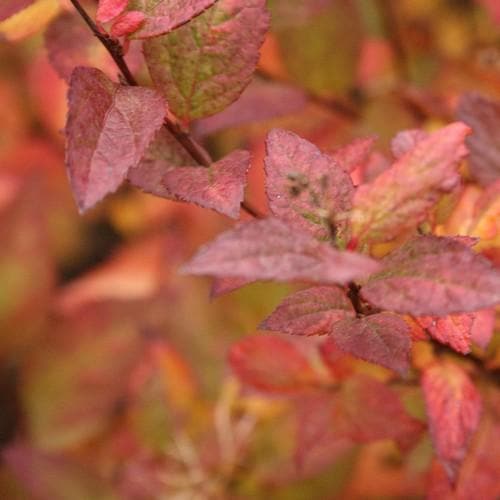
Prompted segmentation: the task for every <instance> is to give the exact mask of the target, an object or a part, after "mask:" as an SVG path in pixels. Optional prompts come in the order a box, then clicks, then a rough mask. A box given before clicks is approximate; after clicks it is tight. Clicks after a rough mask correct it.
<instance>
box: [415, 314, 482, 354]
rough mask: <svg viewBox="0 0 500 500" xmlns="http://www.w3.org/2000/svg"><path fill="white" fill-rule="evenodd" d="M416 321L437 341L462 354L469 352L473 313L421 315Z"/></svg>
mask: <svg viewBox="0 0 500 500" xmlns="http://www.w3.org/2000/svg"><path fill="white" fill-rule="evenodd" d="M417 323H418V324H419V325H420V326H421V327H422V328H425V329H426V330H427V332H428V333H429V334H430V335H431V336H432V337H434V338H435V339H436V340H439V342H442V343H443V344H447V345H449V346H450V347H452V348H453V349H455V351H457V352H460V353H462V354H467V353H469V352H470V344H471V340H472V325H473V323H474V314H472V313H469V314H466V313H464V314H453V315H450V316H445V317H444V318H438V317H435V316H421V317H420V318H417Z"/></svg>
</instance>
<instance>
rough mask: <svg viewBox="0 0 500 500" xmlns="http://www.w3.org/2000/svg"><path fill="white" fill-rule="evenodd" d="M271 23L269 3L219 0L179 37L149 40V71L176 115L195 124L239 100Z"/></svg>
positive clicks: (146, 51)
mask: <svg viewBox="0 0 500 500" xmlns="http://www.w3.org/2000/svg"><path fill="white" fill-rule="evenodd" d="M182 3H184V2H182ZM268 24H269V15H268V13H267V11H266V7H265V0H236V1H235V0H218V2H217V3H216V4H215V5H213V6H212V7H211V8H210V9H208V10H207V11H206V12H205V13H203V14H202V15H201V16H199V17H197V18H196V19H194V20H192V21H191V22H190V23H189V24H188V25H186V26H184V27H182V28H179V29H177V30H176V31H175V32H174V33H170V34H168V35H164V36H161V37H156V38H152V39H150V40H147V41H146V42H145V43H144V56H145V58H146V62H147V65H148V68H149V72H150V74H151V77H152V79H153V81H154V83H155V86H156V87H157V88H158V89H159V90H160V91H161V92H162V93H163V94H164V95H165V97H166V99H167V101H168V103H169V106H170V108H171V109H172V111H173V112H174V113H175V114H176V115H177V116H178V117H179V118H181V119H182V120H191V119H193V118H202V117H204V116H209V115H212V114H215V113H217V112H218V111H221V110H223V109H224V108H225V107H227V106H228V105H229V104H231V103H232V102H233V101H235V100H236V99H237V98H238V97H239V96H240V94H241V92H242V91H243V89H244V88H245V87H246V86H247V85H248V83H249V81H250V78H251V76H252V73H253V71H254V69H255V65H256V64H257V60H258V58H259V49H260V46H261V45H262V42H263V40H264V34H265V33H266V31H267V28H268ZM140 32H141V31H139V33H140Z"/></svg>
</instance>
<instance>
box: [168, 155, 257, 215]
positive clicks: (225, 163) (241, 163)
mask: <svg viewBox="0 0 500 500" xmlns="http://www.w3.org/2000/svg"><path fill="white" fill-rule="evenodd" d="M249 167H250V153H248V151H242V150H237V151H233V152H232V153H230V154H229V155H227V156H225V157H224V158H222V159H221V160H219V161H217V162H215V163H213V164H212V165H211V166H210V167H209V168H203V167H180V168H176V169H173V170H171V171H170V172H168V173H167V174H166V175H165V176H164V177H163V179H162V183H163V185H164V186H165V188H166V189H167V191H169V192H170V193H171V194H172V196H173V197H175V198H176V199H181V200H184V201H187V202H191V203H196V204H197V205H199V206H201V207H205V208H211V209H212V210H215V211H217V212H220V213H221V214H224V215H227V216H228V217H232V218H233V219H238V218H239V215H240V205H241V202H242V201H243V196H244V191H245V184H246V174H247V171H248V169H249Z"/></svg>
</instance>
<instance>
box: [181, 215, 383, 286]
mask: <svg viewBox="0 0 500 500" xmlns="http://www.w3.org/2000/svg"><path fill="white" fill-rule="evenodd" d="M378 267H379V265H378V263H377V262H375V261H374V260H372V259H370V258H368V257H365V256H363V255H360V254H355V253H352V252H340V251H338V250H335V249H333V248H332V247H331V246H330V245H327V244H326V243H320V242H318V241H316V240H314V239H312V238H311V237H310V236H309V235H308V234H307V233H303V232H301V231H299V230H297V229H296V228H291V227H290V226H288V225H287V224H285V223H284V222H283V221H280V220H278V219H264V220H256V221H251V222H247V223H244V224H239V225H237V226H236V227H235V228H234V229H232V230H230V231H227V232H225V233H223V234H222V235H220V236H219V237H218V238H217V239H216V240H214V241H213V242H212V243H209V244H207V245H205V246H204V247H202V248H201V249H200V250H199V251H198V253H197V254H196V255H195V256H194V257H193V259H192V260H191V261H190V262H189V263H188V264H187V265H186V266H184V272H185V273H188V274H201V275H212V276H218V277H241V278H249V279H255V280H259V279H260V280H276V281H294V280H303V281H312V282H317V283H346V282H348V281H351V280H353V279H358V278H360V277H362V276H367V275H368V274H370V272H372V270H376V269H378Z"/></svg>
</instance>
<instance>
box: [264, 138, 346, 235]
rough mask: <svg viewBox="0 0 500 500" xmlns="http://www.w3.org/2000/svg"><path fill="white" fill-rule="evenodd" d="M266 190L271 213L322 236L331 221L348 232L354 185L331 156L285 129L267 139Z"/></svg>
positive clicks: (340, 230)
mask: <svg viewBox="0 0 500 500" xmlns="http://www.w3.org/2000/svg"><path fill="white" fill-rule="evenodd" d="M265 170H266V191H267V197H268V199H269V204H270V208H271V211H272V213H273V214H274V215H275V216H277V217H279V218H280V219H283V220H285V221H286V222H288V223H290V224H293V225H295V226H297V227H300V228H303V229H306V230H308V231H310V232H311V233H312V234H313V235H314V236H316V237H318V238H322V239H328V238H329V237H330V230H329V228H328V226H329V224H332V225H333V226H334V227H335V231H338V232H339V233H340V234H339V235H340V236H342V235H343V234H344V233H345V230H346V220H347V213H348V211H349V210H350V208H351V203H352V196H353V193H354V187H353V185H352V181H351V178H350V177H349V174H348V173H347V172H345V171H344V170H343V169H342V168H341V167H340V166H339V165H338V164H337V163H336V161H334V160H333V159H332V158H331V156H329V155H327V154H323V153H321V151H320V150H319V149H318V148H317V147H316V146H314V145H313V144H311V143H310V142H308V141H306V140H305V139H302V138H301V137H299V136H298V135H295V134H294V133H292V132H288V131H286V130H281V129H274V130H272V131H271V132H270V133H269V134H268V136H267V141H266V158H265Z"/></svg>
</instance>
